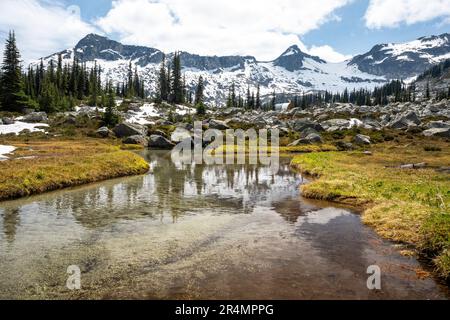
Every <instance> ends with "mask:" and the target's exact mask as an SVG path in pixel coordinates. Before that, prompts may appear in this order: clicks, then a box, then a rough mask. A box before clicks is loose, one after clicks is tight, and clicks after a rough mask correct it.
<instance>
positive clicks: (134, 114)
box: [127, 103, 159, 125]
mask: <svg viewBox="0 0 450 320" xmlns="http://www.w3.org/2000/svg"><path fill="white" fill-rule="evenodd" d="M149 117H159V113H158V111H157V110H156V108H155V105H154V104H153V103H146V104H144V105H143V106H142V107H141V108H139V111H128V113H127V122H130V123H137V124H141V125H146V124H154V122H151V121H149V120H148V118H149Z"/></svg>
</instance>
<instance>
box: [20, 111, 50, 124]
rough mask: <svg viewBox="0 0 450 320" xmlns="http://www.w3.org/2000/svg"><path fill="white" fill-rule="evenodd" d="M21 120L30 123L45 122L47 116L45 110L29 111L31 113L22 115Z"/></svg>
mask: <svg viewBox="0 0 450 320" xmlns="http://www.w3.org/2000/svg"><path fill="white" fill-rule="evenodd" d="M22 121H23V122H30V123H35V122H47V121H48V117H47V114H46V113H45V112H31V113H29V114H27V115H25V116H23V118H22Z"/></svg>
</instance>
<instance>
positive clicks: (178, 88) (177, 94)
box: [171, 52, 184, 103]
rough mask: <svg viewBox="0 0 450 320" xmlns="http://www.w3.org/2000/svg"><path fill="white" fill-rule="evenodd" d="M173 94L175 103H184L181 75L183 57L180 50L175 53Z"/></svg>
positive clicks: (172, 81) (172, 82)
mask: <svg viewBox="0 0 450 320" xmlns="http://www.w3.org/2000/svg"><path fill="white" fill-rule="evenodd" d="M171 90H172V91H171V93H172V94H171V96H172V100H171V102H173V103H183V102H184V95H183V91H184V88H183V81H182V75H181V58H180V54H179V53H178V52H176V53H175V55H174V57H173V63H172V78H171Z"/></svg>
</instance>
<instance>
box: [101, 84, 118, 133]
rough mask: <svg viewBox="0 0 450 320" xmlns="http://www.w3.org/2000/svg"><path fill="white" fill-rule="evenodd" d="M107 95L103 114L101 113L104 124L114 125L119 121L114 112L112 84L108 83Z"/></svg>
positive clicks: (114, 103)
mask: <svg viewBox="0 0 450 320" xmlns="http://www.w3.org/2000/svg"><path fill="white" fill-rule="evenodd" d="M107 91H108V95H107V96H106V98H105V102H104V103H105V104H106V106H105V108H106V110H105V114H104V115H103V122H104V124H105V126H108V127H114V126H115V125H117V123H118V122H119V117H118V116H117V115H116V113H115V109H116V102H115V97H114V90H113V88H112V84H111V83H110V84H109V85H108V89H107Z"/></svg>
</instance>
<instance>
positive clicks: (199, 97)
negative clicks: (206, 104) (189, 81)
mask: <svg viewBox="0 0 450 320" xmlns="http://www.w3.org/2000/svg"><path fill="white" fill-rule="evenodd" d="M204 90H205V86H204V83H203V77H202V76H200V77H199V78H198V84H197V89H196V90H195V104H199V103H203V91H204Z"/></svg>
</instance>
